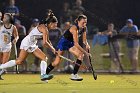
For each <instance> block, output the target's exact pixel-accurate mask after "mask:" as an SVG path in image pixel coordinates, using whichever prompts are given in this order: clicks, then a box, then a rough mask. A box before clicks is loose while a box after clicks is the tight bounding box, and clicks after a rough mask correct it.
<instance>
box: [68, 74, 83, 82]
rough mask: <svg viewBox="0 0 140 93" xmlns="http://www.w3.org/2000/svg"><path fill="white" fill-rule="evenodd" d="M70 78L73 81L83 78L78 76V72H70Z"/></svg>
mask: <svg viewBox="0 0 140 93" xmlns="http://www.w3.org/2000/svg"><path fill="white" fill-rule="evenodd" d="M70 79H71V80H73V81H82V80H83V78H82V77H80V76H79V75H78V74H75V75H74V74H71V78H70Z"/></svg>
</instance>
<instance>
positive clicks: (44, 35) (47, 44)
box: [38, 25, 55, 53]
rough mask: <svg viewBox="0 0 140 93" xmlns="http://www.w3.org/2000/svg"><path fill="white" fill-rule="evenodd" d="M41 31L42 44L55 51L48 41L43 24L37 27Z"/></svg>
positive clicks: (46, 30)
mask: <svg viewBox="0 0 140 93" xmlns="http://www.w3.org/2000/svg"><path fill="white" fill-rule="evenodd" d="M38 29H39V30H40V32H42V33H43V46H45V47H46V46H48V47H49V48H50V49H52V51H53V52H54V53H55V48H54V47H53V46H52V45H51V44H50V43H49V41H48V29H46V27H45V26H44V25H42V26H40V27H39V28H38Z"/></svg>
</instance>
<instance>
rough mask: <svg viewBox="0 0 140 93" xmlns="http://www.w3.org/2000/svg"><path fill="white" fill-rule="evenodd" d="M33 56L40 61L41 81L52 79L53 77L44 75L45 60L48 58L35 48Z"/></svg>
mask: <svg viewBox="0 0 140 93" xmlns="http://www.w3.org/2000/svg"><path fill="white" fill-rule="evenodd" d="M33 54H34V55H35V56H36V57H37V58H39V59H41V63H40V69H41V80H42V81H44V80H50V79H52V78H53V75H52V74H50V75H48V74H46V69H47V60H48V58H47V57H46V55H45V54H44V53H43V52H42V51H41V50H40V49H39V48H37V49H36V50H35V51H34V52H33Z"/></svg>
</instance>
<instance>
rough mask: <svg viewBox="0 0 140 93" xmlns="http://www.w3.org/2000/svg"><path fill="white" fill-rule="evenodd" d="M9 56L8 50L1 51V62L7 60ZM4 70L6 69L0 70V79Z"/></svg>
mask: <svg viewBox="0 0 140 93" xmlns="http://www.w3.org/2000/svg"><path fill="white" fill-rule="evenodd" d="M9 57H10V52H3V55H2V57H1V59H2V61H1V62H2V64H4V63H6V62H8V60H9ZM5 70H6V69H2V70H1V71H0V79H2V77H1V75H2V74H3V73H4V72H5Z"/></svg>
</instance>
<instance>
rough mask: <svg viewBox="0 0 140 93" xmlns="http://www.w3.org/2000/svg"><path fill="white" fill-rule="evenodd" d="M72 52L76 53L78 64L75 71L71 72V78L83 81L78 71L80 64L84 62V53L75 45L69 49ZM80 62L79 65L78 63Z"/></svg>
mask: <svg viewBox="0 0 140 93" xmlns="http://www.w3.org/2000/svg"><path fill="white" fill-rule="evenodd" d="M69 51H70V53H72V54H74V55H75V56H76V57H77V60H76V64H75V66H74V71H73V73H72V74H71V78H70V79H71V80H76V81H81V80H83V78H82V77H80V76H79V75H78V74H77V72H78V70H79V68H80V65H81V64H82V60H83V56H84V54H83V53H82V52H81V51H80V50H79V49H78V48H77V47H75V46H73V47H72V48H70V49H69ZM78 64H79V65H78Z"/></svg>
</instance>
